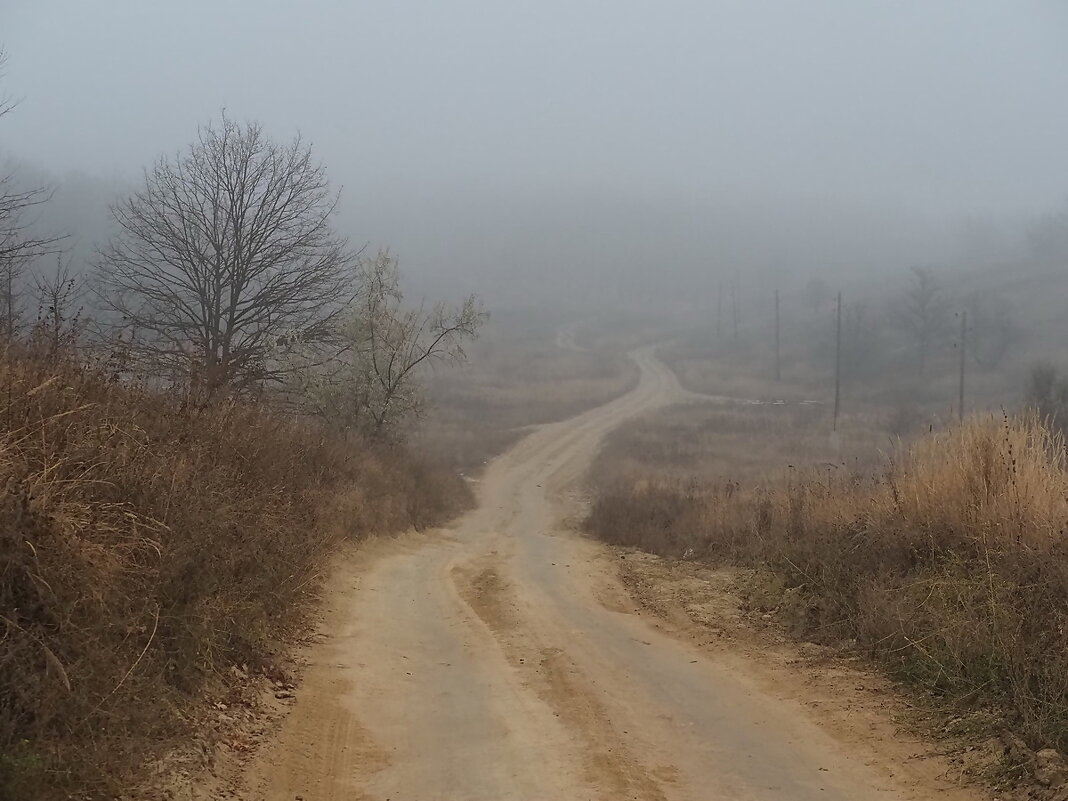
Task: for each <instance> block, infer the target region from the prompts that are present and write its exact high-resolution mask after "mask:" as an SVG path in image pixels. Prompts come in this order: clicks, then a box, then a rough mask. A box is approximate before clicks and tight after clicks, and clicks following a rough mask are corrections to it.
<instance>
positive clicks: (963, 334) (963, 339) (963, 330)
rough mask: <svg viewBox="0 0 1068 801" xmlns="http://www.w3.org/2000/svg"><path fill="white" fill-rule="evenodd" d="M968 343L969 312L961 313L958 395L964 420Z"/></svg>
mask: <svg viewBox="0 0 1068 801" xmlns="http://www.w3.org/2000/svg"><path fill="white" fill-rule="evenodd" d="M967 343H968V312H961V315H960V394H959V396H958V397H957V413H958V414H959V415H960V419H961V422H964V366H965V356H966V351H967Z"/></svg>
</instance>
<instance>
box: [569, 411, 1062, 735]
mask: <svg viewBox="0 0 1068 801" xmlns="http://www.w3.org/2000/svg"><path fill="white" fill-rule="evenodd" d="M844 473H845V471H840V470H835V469H826V470H811V471H806V472H800V473H797V474H794V475H786V476H784V477H782V478H781V479H777V480H774V481H765V482H753V483H744V484H743V483H737V482H733V481H729V480H720V481H717V482H713V483H706V482H693V481H691V482H684V481H680V480H677V479H671V478H667V479H664V478H660V479H657V478H656V477H652V478H649V477H647V478H634V479H632V480H630V481H629V482H628V483H626V484H617V485H616V486H615V488H614V489H609V490H606V491H604V492H603V493H602V494H601V495H600V497H599V498H598V499H597V501H596V502H595V504H594V507H593V509H592V511H591V514H590V517H589V519H588V527H589V529H590V530H591V531H592V532H593V533H595V534H596V535H597V536H599V537H601V538H603V539H605V540H608V541H610V542H615V543H620V544H625V545H632V546H636V547H640V548H644V549H647V550H650V551H654V552H658V553H663V554H669V555H673V556H687V557H690V558H699V559H705V560H709V561H712V562H717V563H724V564H735V565H744V566H751V567H760V568H768V569H770V570H771V571H773V572H774V574H775V575H777V576H778V577H779V580H780V581H781V583H782V588H783V590H784V593H783V595H782V600H781V603H782V607H783V610H784V611H785V612H786V613H787V617H788V619H789V620H791V621H792V623H793V625H794V626H795V627H796V628H797V630H798V632H799V633H803V634H804V635H805V636H807V637H810V638H815V639H819V640H826V641H838V640H842V639H851V640H856V641H857V642H858V643H859V644H860V645H861V646H862V647H865V648H867V649H869V650H870V652H871V653H872V654H873V656H875V657H877V658H878V659H879V660H881V661H882V662H883V663H885V664H886V665H887V666H888V667H889V668H890V669H891V670H892V671H893V672H894V673H896V674H897V675H898V676H900V677H902V678H905V679H908V680H910V681H913V682H917V683H919V684H922V685H923V686H925V687H927V688H929V689H930V690H932V691H934V692H936V693H940V694H943V695H944V696H945V697H946V698H947V699H950V700H952V701H954V702H956V703H960V704H973V703H984V704H994V705H997V706H1000V708H1001V709H1002V710H1003V712H1004V714H1005V716H1006V717H1007V718H1008V719H1010V720H1011V721H1012V723H1014V724H1015V725H1016V726H1018V727H1019V730H1020V731H1022V732H1024V733H1025V734H1026V735H1027V736H1028V737H1029V738H1030V739H1031V740H1032V744H1034V745H1054V746H1057V747H1059V748H1062V749H1064V748H1066V747H1068V547H1066V542H1068V540H1066V531H1065V527H1066V525H1068V461H1066V457H1065V448H1064V442H1062V441H1061V439H1060V438H1059V437H1058V436H1057V435H1055V434H1052V433H1051V432H1050V431H1049V430H1048V429H1047V427H1046V426H1044V425H1043V424H1042V423H1041V422H1040V421H1038V420H1036V419H1010V418H994V417H985V418H981V419H973V420H971V421H969V422H967V423H966V424H965V425H963V426H959V427H955V428H953V429H952V430H946V431H943V432H939V433H935V434H931V435H929V436H927V437H925V438H923V439H921V440H920V441H918V442H916V443H915V444H913V445H912V446H911V447H908V448H905V449H902V450H901V451H899V452H898V453H897V454H896V455H895V456H894V457H893V458H892V459H891V460H890V462H889V465H888V466H887V468H886V469H885V470H882V471H879V472H877V473H873V474H868V475H857V474H856V473H853V474H844Z"/></svg>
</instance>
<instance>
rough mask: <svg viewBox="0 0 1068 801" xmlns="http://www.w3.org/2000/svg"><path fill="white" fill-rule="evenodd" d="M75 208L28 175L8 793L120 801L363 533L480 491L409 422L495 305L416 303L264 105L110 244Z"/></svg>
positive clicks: (3, 355)
mask: <svg viewBox="0 0 1068 801" xmlns="http://www.w3.org/2000/svg"><path fill="white" fill-rule="evenodd" d="M0 60H2V58H0ZM12 108H13V107H12V106H10V105H6V106H5V105H4V104H2V103H0V117H2V116H4V115H5V114H7V113H9V112H10V111H11V110H12ZM48 200H49V192H48V190H47V189H45V188H40V187H34V186H30V187H28V188H27V187H26V186H25V185H24V184H23V183H22V181H21V178H20V176H19V175H17V174H16V173H14V172H12V173H9V174H7V175H5V176H3V177H0V518H2V524H0V797H2V798H5V799H6V798H11V799H30V798H32V799H40V800H41V801H50V799H68V798H77V799H105V798H107V799H111V798H115V797H118V796H119V795H120V794H121V792H122V790H123V789H124V788H126V787H129V786H131V784H132V783H133V782H134V781H135V780H136V778H137V777H138V775H139V773H142V772H143V771H144V770H145V767H146V765H147V764H149V762H150V761H151V759H152V758H154V757H155V756H158V755H159V754H160V753H161V752H163V751H164V750H166V748H167V747H168V746H169V745H171V744H175V743H177V742H179V741H183V740H184V741H189V740H190V739H192V738H193V736H194V735H195V734H197V733H198V732H197V731H196V725H197V724H196V721H197V719H198V714H197V710H198V708H199V707H200V706H201V705H203V704H204V702H205V700H206V699H207V698H209V697H211V696H212V694H213V693H218V691H219V687H220V686H225V685H227V684H228V683H233V682H234V681H235V676H242V675H243V676H247V675H248V673H249V672H250V671H251V672H257V671H265V670H267V669H268V667H269V664H270V662H271V660H272V658H273V655H274V654H276V653H277V652H278V651H279V650H280V649H281V650H284V647H285V645H284V643H285V642H286V638H287V636H288V635H289V634H290V633H291V631H292V630H293V627H294V625H295V624H296V623H298V622H299V621H300V619H301V616H302V614H303V613H304V612H306V611H307V609H308V607H309V601H310V600H311V599H313V598H314V591H315V589H316V586H317V581H318V578H319V576H320V573H321V572H322V570H323V569H324V567H325V565H326V563H327V560H328V558H329V557H330V555H331V554H332V552H333V551H334V550H335V549H336V548H337V547H338V546H339V545H340V544H341V543H343V542H344V541H346V540H352V539H358V538H361V537H365V536H367V535H369V534H372V533H377V534H387V533H390V532H397V531H401V530H406V529H410V528H413V527H414V528H423V527H427V526H432V525H435V524H437V523H440V522H442V521H444V520H446V519H447V518H449V517H451V516H453V515H455V514H457V513H458V512H459V511H461V510H462V509H464V508H465V507H466V506H467V505H468V504H469V503H470V501H471V494H470V492H469V490H468V488H467V486H466V484H465V483H464V482H463V481H462V480H461V479H460V478H459V476H457V475H456V474H455V472H452V471H449V470H447V469H445V468H442V467H441V466H440V465H434V466H432V465H431V464H430V463H429V462H428V461H426V460H425V459H424V458H423V457H417V456H416V455H414V452H413V450H412V449H411V448H410V447H408V446H407V445H406V440H407V439H408V436H409V434H410V432H411V430H412V427H413V425H414V424H415V422H416V421H417V420H418V418H419V417H420V416H421V415H422V414H423V413H424V409H425V392H424V390H423V379H424V377H425V374H426V370H427V368H428V367H430V366H431V365H442V364H456V363H460V362H462V361H464V359H465V358H466V351H465V346H466V344H467V343H469V342H470V341H472V340H473V339H474V338H475V336H476V334H477V332H478V329H479V328H480V327H481V326H482V324H483V323H484V322H485V319H486V315H485V313H484V312H483V311H482V309H481V305H480V303H479V301H478V299H477V298H475V297H468V298H466V299H463V300H461V301H460V302H459V303H457V304H455V305H452V304H447V303H424V304H420V305H415V306H413V305H409V304H406V303H405V300H404V296H403V294H402V291H401V279H400V276H399V273H398V270H397V262H396V259H395V258H394V257H393V256H392V255H391V254H390V253H388V252H380V253H377V254H368V253H364V252H362V251H359V250H356V249H353V248H352V247H350V245H349V243H348V242H347V240H346V239H345V238H344V237H343V236H342V235H340V234H338V233H337V232H336V231H335V230H334V228H333V225H332V218H333V214H334V210H335V208H336V203H337V194H336V192H334V191H333V190H332V189H331V188H330V185H329V182H328V180H327V177H326V173H325V170H324V169H323V168H322V167H321V166H320V165H318V164H317V163H316V162H315V161H314V159H313V156H312V153H311V149H310V148H309V147H308V146H307V145H306V144H305V143H303V142H302V141H301V140H300V139H299V138H298V139H295V140H293V141H291V142H288V143H279V142H276V141H274V140H272V139H271V138H270V137H268V136H267V134H266V132H265V131H264V130H263V129H262V128H261V127H260V126H258V125H256V124H254V123H249V124H244V123H239V122H237V121H234V120H232V119H230V118H228V117H225V116H223V117H222V118H221V119H220V120H218V121H216V122H214V123H211V124H209V125H206V126H203V127H202V128H201V129H200V130H199V132H198V134H197V136H196V138H195V140H194V141H193V143H192V144H191V145H190V146H189V147H187V148H186V149H185V150H183V151H182V152H180V153H178V154H176V155H174V156H165V157H162V158H161V159H160V160H159V161H157V163H156V164H155V165H153V166H152V167H151V168H150V169H149V170H147V171H146V173H145V176H144V180H143V184H142V186H141V187H140V188H139V189H138V190H137V191H135V192H133V193H132V194H130V195H129V196H127V197H125V198H120V199H117V201H116V203H115V205H114V206H113V207H112V223H113V226H112V235H111V237H110V238H109V239H108V241H107V242H105V243H101V244H100V247H99V249H98V250H97V253H96V256H95V257H94V259H93V260H92V262H91V263H87V264H82V263H77V264H75V263H72V261H73V257H72V256H71V254H69V253H67V252H65V251H64V246H65V242H64V239H63V237H62V236H56V235H52V234H50V233H42V232H40V231H39V230H38V229H39V226H38V225H37V217H36V209H37V207H39V206H42V205H43V204H46V203H47V202H48Z"/></svg>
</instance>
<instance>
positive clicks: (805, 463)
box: [591, 402, 894, 489]
mask: <svg viewBox="0 0 1068 801" xmlns="http://www.w3.org/2000/svg"><path fill="white" fill-rule="evenodd" d="M830 418H831V410H830V409H829V408H828V407H827V406H823V405H805V404H798V403H784V404H782V405H777V404H752V403H742V402H708V403H700V402H698V403H687V404H682V405H678V406H671V407H668V408H666V409H662V410H660V411H657V412H654V413H652V414H650V415H647V416H644V417H641V418H639V419H637V420H635V421H632V422H630V423H627V424H626V425H624V426H622V427H621V428H619V429H617V430H616V431H615V432H613V434H612V436H611V437H610V438H609V440H608V442H607V443H606V444H605V446H604V447H603V448H602V449H601V451H600V453H599V454H598V457H597V460H596V461H595V463H594V465H593V468H592V470H591V478H592V480H593V483H594V484H595V485H596V486H597V487H599V488H602V489H603V488H606V487H611V486H612V485H613V484H615V483H618V482H623V483H626V482H629V481H632V480H635V479H650V478H655V480H657V481H678V482H686V481H691V480H701V481H708V480H714V479H718V478H730V479H733V480H736V481H750V480H754V479H758V478H763V477H766V476H768V475H769V474H776V473H781V472H785V471H791V470H802V469H805V468H809V467H818V466H830V465H834V466H835V467H836V468H840V469H847V470H854V471H855V470H858V469H865V468H867V467H869V466H870V465H872V464H874V463H875V462H876V461H877V460H878V458H879V452H880V450H887V449H889V448H892V447H893V443H894V439H893V438H892V437H891V436H890V435H889V434H888V433H887V432H886V431H885V430H883V429H882V428H881V427H880V423H881V422H882V421H880V420H879V419H878V418H871V417H866V416H858V415H851V416H848V417H844V418H843V419H842V420H841V422H840V425H839V430H838V434H837V435H836V436H833V437H832V436H831V433H830V432H831V419H830Z"/></svg>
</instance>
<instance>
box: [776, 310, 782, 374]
mask: <svg viewBox="0 0 1068 801" xmlns="http://www.w3.org/2000/svg"><path fill="white" fill-rule="evenodd" d="M779 334H780V328H779V290H777V289H776V290H775V380H776V381H782V354H781V351H780V349H779Z"/></svg>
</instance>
